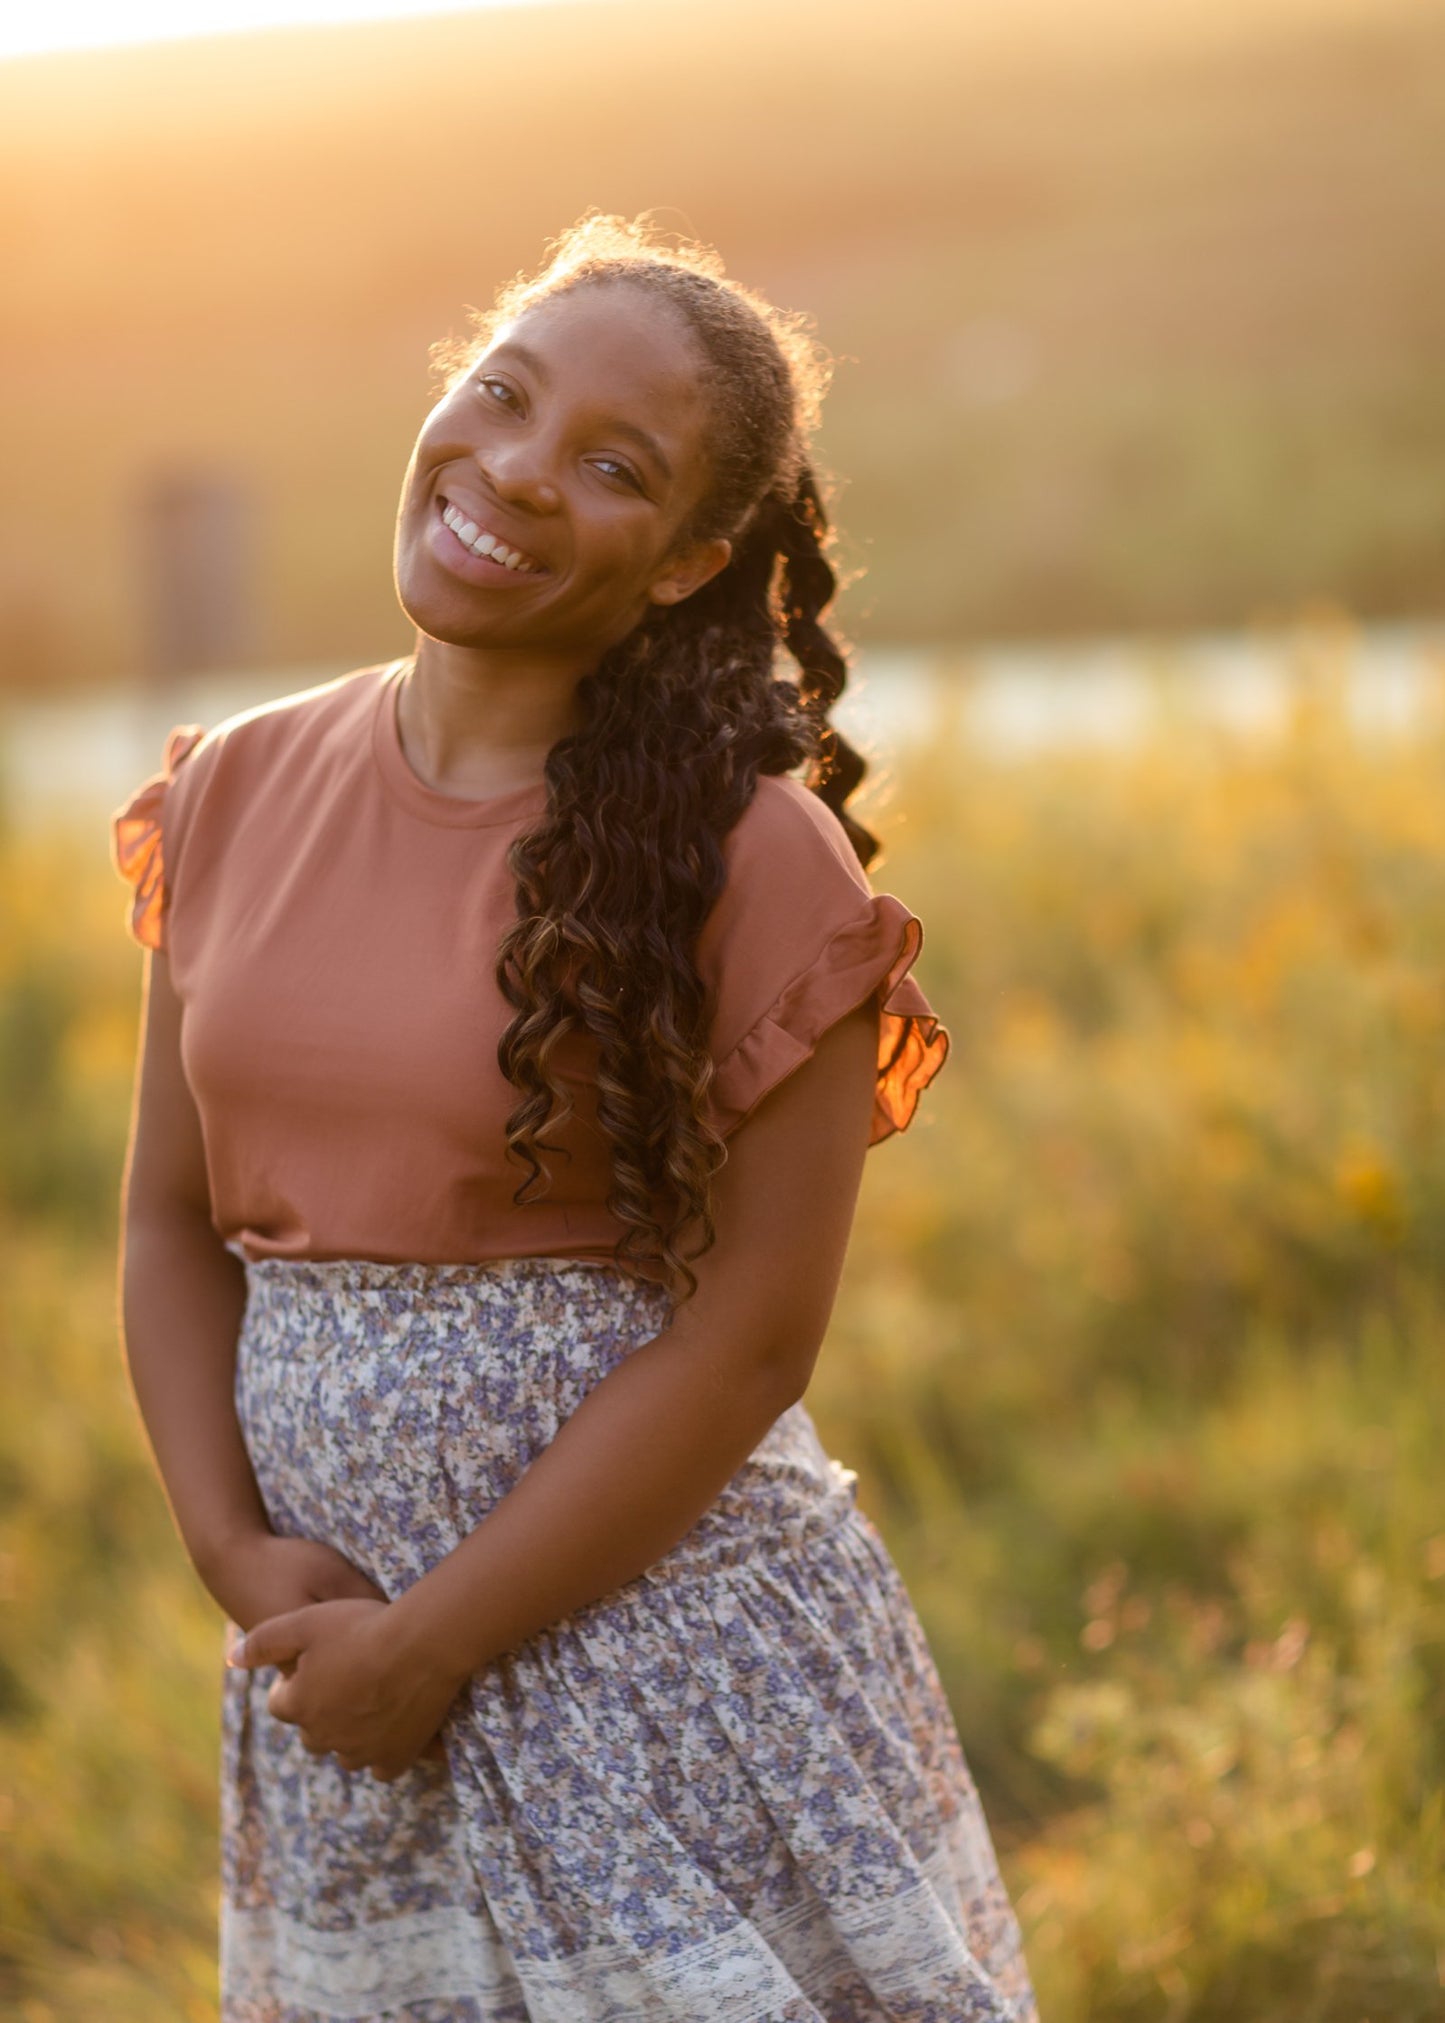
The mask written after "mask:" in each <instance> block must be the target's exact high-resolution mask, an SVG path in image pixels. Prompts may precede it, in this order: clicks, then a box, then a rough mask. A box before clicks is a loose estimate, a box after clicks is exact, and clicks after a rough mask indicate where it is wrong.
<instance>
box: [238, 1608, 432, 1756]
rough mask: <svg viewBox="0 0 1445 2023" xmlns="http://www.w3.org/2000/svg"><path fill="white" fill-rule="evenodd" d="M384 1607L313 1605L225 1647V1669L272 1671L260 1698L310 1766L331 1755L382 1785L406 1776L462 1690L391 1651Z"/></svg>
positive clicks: (393, 1648)
mask: <svg viewBox="0 0 1445 2023" xmlns="http://www.w3.org/2000/svg"><path fill="white" fill-rule="evenodd" d="M390 1609H391V1604H390V1603H389V1602H380V1601H365V1600H361V1599H359V1598H358V1599H356V1600H344V1601H329V1602H314V1603H312V1604H310V1605H309V1606H308V1607H306V1608H300V1609H289V1610H288V1611H287V1612H286V1614H285V1615H280V1616H268V1617H267V1618H266V1620H265V1621H264V1622H261V1623H257V1624H256V1625H255V1627H254V1628H253V1629H252V1630H251V1631H250V1633H249V1634H248V1635H247V1636H245V1637H243V1638H242V1639H241V1641H240V1642H239V1643H237V1644H236V1645H234V1646H233V1647H232V1649H231V1651H230V1652H229V1654H228V1656H227V1659H226V1662H227V1664H228V1665H235V1666H238V1667H243V1668H253V1667H255V1666H257V1665H276V1666H279V1667H280V1669H281V1671H282V1673H283V1674H284V1676H283V1677H281V1678H279V1679H277V1680H276V1682H275V1684H274V1685H273V1686H272V1687H271V1690H270V1691H269V1693H268V1694H267V1695H266V1705H267V1707H268V1708H269V1709H270V1711H271V1712H272V1713H273V1714H274V1715H275V1716H276V1718H277V1720H278V1721H289V1722H292V1723H294V1725H295V1726H296V1727H297V1728H299V1729H300V1731H301V1740H302V1742H303V1743H304V1744H305V1746H306V1748H307V1749H309V1750H310V1752H311V1754H312V1755H313V1756H326V1755H334V1756H335V1757H336V1758H337V1760H338V1762H339V1763H340V1764H341V1766H342V1768H343V1769H344V1770H369V1771H370V1772H371V1774H372V1775H373V1776H374V1777H376V1778H379V1779H380V1781H381V1782H382V1783H383V1784H391V1783H394V1782H395V1780H396V1779H397V1778H398V1777H401V1776H404V1775H405V1773H406V1772H407V1771H408V1770H410V1769H411V1767H412V1765H413V1764H414V1763H415V1762H416V1760H417V1758H418V1757H419V1756H420V1755H421V1753H422V1751H423V1750H424V1749H425V1748H426V1746H427V1744H428V1742H430V1741H431V1739H432V1737H433V1736H434V1735H435V1734H436V1733H437V1731H438V1729H439V1728H440V1727H441V1725H442V1721H443V1720H444V1718H445V1716H446V1713H447V1709H448V1708H449V1707H450V1706H451V1704H452V1701H453V1700H454V1699H455V1698H456V1696H457V1693H458V1692H459V1691H460V1689H461V1683H462V1682H461V1681H460V1680H458V1679H455V1678H449V1677H443V1676H441V1675H440V1674H436V1673H431V1672H428V1671H427V1670H426V1669H425V1668H424V1667H423V1666H422V1665H421V1664H420V1663H419V1662H418V1660H417V1658H416V1657H415V1655H414V1654H413V1653H411V1652H404V1651H401V1650H399V1649H398V1640H397V1638H396V1636H395V1634H394V1633H392V1631H391V1625H390V1624H388V1622H387V1620H386V1618H387V1616H388V1614H389V1613H390Z"/></svg>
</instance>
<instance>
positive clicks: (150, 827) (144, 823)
mask: <svg viewBox="0 0 1445 2023" xmlns="http://www.w3.org/2000/svg"><path fill="white" fill-rule="evenodd" d="M204 736H205V731H204V729H203V727H202V726H201V725H200V724H177V725H176V727H175V728H174V730H172V731H171V733H170V735H169V736H168V737H167V739H166V745H165V752H164V754H163V757H162V761H161V770H160V771H159V772H158V773H152V774H151V776H150V778H149V779H148V780H143V781H142V782H141V784H140V786H138V787H137V788H136V790H135V792H134V793H133V794H132V795H131V796H130V798H129V800H127V801H126V802H124V803H123V805H122V806H121V807H119V808H117V809H116V811H115V813H114V814H113V815H112V816H111V818H110V844H111V861H112V862H113V864H114V865H115V868H116V870H117V871H118V872H119V874H120V876H121V877H122V878H123V879H125V881H126V883H127V884H129V885H131V886H133V887H134V888H135V889H134V892H133V894H132V896H131V902H130V912H129V917H128V920H127V925H128V927H129V929H130V933H131V937H132V939H133V940H135V941H137V942H139V944H140V946H141V947H142V948H155V949H162V950H163V949H164V948H165V947H166V916H167V912H168V909H169V905H170V897H171V895H170V889H169V885H168V882H167V875H166V864H165V852H166V848H167V842H166V827H167V825H166V822H165V820H164V813H165V809H166V804H167V799H168V796H169V793H170V789H171V783H172V782H173V780H174V779H175V776H176V773H177V770H178V769H179V767H180V766H181V764H182V763H183V762H184V760H185V759H187V758H188V757H189V756H190V754H191V752H192V751H193V750H194V748H195V747H196V745H197V744H199V743H200V741H201V739H202V738H203V737H204Z"/></svg>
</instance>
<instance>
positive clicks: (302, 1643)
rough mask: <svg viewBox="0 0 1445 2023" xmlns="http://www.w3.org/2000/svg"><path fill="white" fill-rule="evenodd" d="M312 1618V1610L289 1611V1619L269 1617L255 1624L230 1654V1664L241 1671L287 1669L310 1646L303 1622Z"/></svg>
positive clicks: (228, 1654)
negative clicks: (270, 1667) (266, 1667)
mask: <svg viewBox="0 0 1445 2023" xmlns="http://www.w3.org/2000/svg"><path fill="white" fill-rule="evenodd" d="M309 1614H310V1609H309V1608H304V1609H289V1610H288V1611H287V1612H286V1614H285V1615H281V1616H267V1618H266V1620H265V1621H264V1622H262V1623H255V1624H253V1625H252V1627H251V1629H250V1630H249V1631H248V1632H247V1633H246V1635H245V1636H244V1637H242V1638H241V1639H240V1640H239V1641H238V1642H237V1643H234V1644H233V1645H232V1646H231V1648H230V1650H229V1651H228V1652H227V1653H226V1663H227V1664H228V1665H234V1666H237V1667H250V1666H254V1665H284V1664H286V1663H288V1662H289V1661H290V1660H291V1659H293V1658H296V1657H299V1655H300V1654H301V1652H302V1651H304V1650H305V1648H306V1643H307V1637H306V1628H305V1624H304V1622H303V1620H302V1619H303V1618H304V1617H305V1616H307V1615H309Z"/></svg>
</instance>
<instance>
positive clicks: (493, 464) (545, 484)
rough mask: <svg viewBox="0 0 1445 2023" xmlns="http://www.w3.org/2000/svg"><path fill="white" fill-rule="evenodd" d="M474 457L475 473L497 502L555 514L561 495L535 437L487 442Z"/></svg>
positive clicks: (542, 445)
mask: <svg viewBox="0 0 1445 2023" xmlns="http://www.w3.org/2000/svg"><path fill="white" fill-rule="evenodd" d="M475 454H476V462H477V468H478V470H479V471H480V472H481V473H482V475H483V477H484V478H485V479H486V480H487V482H488V484H489V485H490V486H491V488H492V490H493V491H494V492H495V493H496V495H497V497H498V498H499V499H501V500H503V501H504V502H505V503H506V504H508V505H520V506H528V507H530V508H531V509H532V510H533V511H534V512H538V513H554V512H556V510H557V507H558V505H559V504H560V503H561V494H560V492H559V491H558V488H557V485H556V482H555V480H554V478H553V476H552V473H551V469H550V466H549V463H548V459H547V451H546V446H545V445H544V444H543V443H542V442H541V441H540V440H539V439H538V438H537V437H536V436H533V435H531V434H530V432H529V434H528V435H527V436H523V435H521V434H520V433H519V434H517V435H514V436H512V437H510V438H509V439H508V440H506V441H503V442H489V443H487V444H486V445H485V447H483V448H479V449H478V450H477V451H476V453H475Z"/></svg>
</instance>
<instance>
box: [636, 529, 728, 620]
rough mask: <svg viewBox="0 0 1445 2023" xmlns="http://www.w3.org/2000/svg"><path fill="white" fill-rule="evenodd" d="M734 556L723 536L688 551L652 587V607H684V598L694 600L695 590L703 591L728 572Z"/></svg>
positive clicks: (669, 565)
mask: <svg viewBox="0 0 1445 2023" xmlns="http://www.w3.org/2000/svg"><path fill="white" fill-rule="evenodd" d="M732 557H733V544H732V542H731V541H725V540H724V539H723V538H722V536H721V535H718V536H717V537H716V538H715V539H713V540H711V541H699V542H697V543H695V544H694V546H692V547H691V548H685V549H684V550H683V552H682V553H681V554H680V555H675V556H674V557H673V559H672V561H671V562H669V563H668V565H667V568H666V569H665V570H664V572H663V574H662V575H661V576H659V577H658V578H657V579H656V581H655V582H654V583H653V584H652V586H651V588H650V589H649V590H648V593H647V595H648V598H649V600H650V601H651V602H652V603H653V604H681V602H682V600H683V598H684V597H691V595H692V593H693V591H694V590H701V588H702V586H703V584H704V583H710V582H711V581H712V579H713V577H714V576H716V575H718V574H720V573H721V571H722V570H724V569H726V567H727V565H728V563H729V562H731V560H732Z"/></svg>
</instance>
